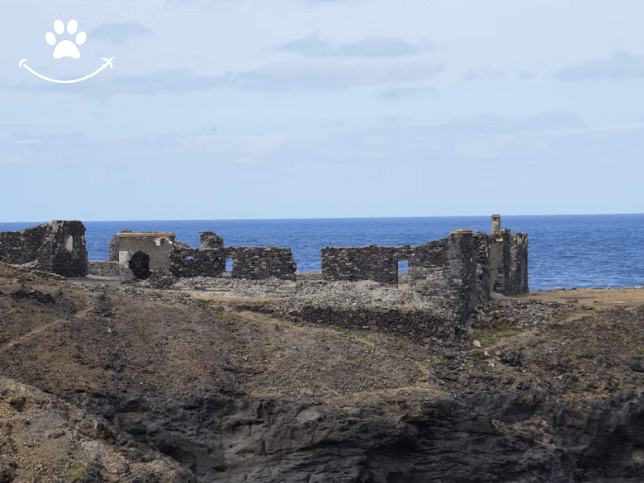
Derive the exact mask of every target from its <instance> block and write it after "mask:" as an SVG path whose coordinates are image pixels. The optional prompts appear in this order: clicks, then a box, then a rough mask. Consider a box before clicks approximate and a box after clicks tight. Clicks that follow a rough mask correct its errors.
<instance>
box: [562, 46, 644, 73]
mask: <svg viewBox="0 0 644 483" xmlns="http://www.w3.org/2000/svg"><path fill="white" fill-rule="evenodd" d="M553 77H555V78H557V79H560V80H595V79H637V78H642V77H644V56H641V55H640V56H638V55H632V54H629V53H628V52H625V51H616V52H614V53H613V55H612V57H609V58H608V59H595V60H586V61H584V62H580V63H578V64H572V65H569V66H567V67H564V68H563V69H560V70H558V71H556V72H555V73H554V74H553Z"/></svg>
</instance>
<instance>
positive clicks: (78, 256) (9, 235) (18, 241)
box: [0, 220, 88, 277]
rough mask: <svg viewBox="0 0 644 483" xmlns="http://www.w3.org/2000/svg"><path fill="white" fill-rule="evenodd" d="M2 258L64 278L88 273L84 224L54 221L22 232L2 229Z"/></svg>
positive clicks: (0, 257) (0, 244) (0, 250)
mask: <svg viewBox="0 0 644 483" xmlns="http://www.w3.org/2000/svg"><path fill="white" fill-rule="evenodd" d="M0 260H4V261H5V262H6V263H11V264H14V265H23V266H25V268H29V269H33V270H42V271H45V272H50V273H56V274H58V275H63V276H65V277H84V276H85V275H87V271H88V265H87V249H86V247H85V226H84V225H83V223H82V222H80V221H63V220H55V221H52V222H50V223H45V224H42V225H37V226H34V227H31V228H26V229H24V230H22V231H3V232H0Z"/></svg>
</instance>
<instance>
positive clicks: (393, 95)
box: [378, 87, 436, 99]
mask: <svg viewBox="0 0 644 483" xmlns="http://www.w3.org/2000/svg"><path fill="white" fill-rule="evenodd" d="M435 92H436V89H434V88H433V87H394V88H392V89H386V90H383V91H380V92H378V97H383V98H385V99H402V98H405V97H417V96H420V95H424V94H433V93H435Z"/></svg>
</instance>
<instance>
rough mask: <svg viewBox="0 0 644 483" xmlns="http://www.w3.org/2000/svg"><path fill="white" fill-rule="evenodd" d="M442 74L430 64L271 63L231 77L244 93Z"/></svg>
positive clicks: (376, 82) (397, 80) (348, 85)
mask: <svg viewBox="0 0 644 483" xmlns="http://www.w3.org/2000/svg"><path fill="white" fill-rule="evenodd" d="M443 70H444V66H443V65H440V64H434V63H431V62H421V61H416V62H409V61H407V62H386V63H365V64H363V63H356V62H351V63H344V62H332V63H320V62H273V63H270V64H266V65H264V66H262V67H260V68H258V69H253V70H249V71H246V72H241V73H238V74H235V75H234V76H231V78H230V81H231V83H232V84H234V85H236V86H238V87H241V88H245V89H277V90H283V89H344V88H351V87H360V86H379V85H388V84H402V83H408V82H418V81H426V80H429V79H432V78H434V77H435V76H436V75H438V74H439V73H441V72H442V71H443Z"/></svg>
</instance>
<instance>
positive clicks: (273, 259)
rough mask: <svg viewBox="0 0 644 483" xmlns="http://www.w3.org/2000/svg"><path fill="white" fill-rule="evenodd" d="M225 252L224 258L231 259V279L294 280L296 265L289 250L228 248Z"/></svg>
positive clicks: (276, 248)
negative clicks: (226, 254) (226, 253)
mask: <svg viewBox="0 0 644 483" xmlns="http://www.w3.org/2000/svg"><path fill="white" fill-rule="evenodd" d="M227 250H228V256H227V257H226V258H232V259H233V270H232V278H245V279H247V280H259V279H263V278H269V277H275V278H279V279H281V280H295V272H296V270H297V264H296V263H295V260H293V253H292V252H291V249H290V248H278V247H274V246H266V247H230V248H228V249H227Z"/></svg>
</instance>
